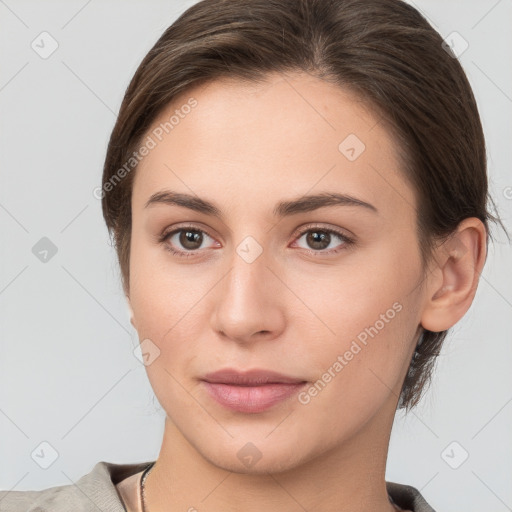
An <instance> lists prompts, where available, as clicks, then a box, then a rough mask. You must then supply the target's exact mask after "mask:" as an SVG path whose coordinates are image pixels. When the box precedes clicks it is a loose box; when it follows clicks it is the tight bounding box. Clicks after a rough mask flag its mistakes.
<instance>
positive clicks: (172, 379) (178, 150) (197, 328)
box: [127, 73, 486, 512]
mask: <svg viewBox="0 0 512 512" xmlns="http://www.w3.org/2000/svg"><path fill="white" fill-rule="evenodd" d="M190 97H193V98H195V99H196V100H197V102H198V105H197V107H195V108H194V109H193V110H192V111H191V112H190V113H189V114H188V115H187V116H185V117H184V118H183V119H180V122H179V124H178V125H176V126H175V127H174V129H173V130H172V131H171V132H170V133H169V134H168V135H167V136H166V137H164V138H163V140H162V141H161V142H159V143H158V145H157V146H156V147H155V148H154V149H152V150H151V151H150V152H149V154H148V155H147V156H145V157H144V159H143V160H142V162H141V163H140V164H139V167H138V169H137V173H136V176H135V181H134V187H133V195H132V245H131V255H130V257H131V261H130V269H129V270H130V290H129V293H128V295H127V297H128V300H129V304H130V307H131V310H132V319H131V321H132V324H133V326H134V327H135V328H136V330H137V332H138V334H139V337H140V340H144V339H150V340H151V343H154V344H155V345H156V346H157V347H158V349H159V350H160V355H159V357H157V358H156V359H155V360H154V361H153V362H152V363H151V364H149V365H148V366H146V370H147V374H148V378H149V380H150V382H151V385H152V387H153V390H154V392H155V394H156V397H157V398H158V400H159V402H160V404H161V405H162V407H163V409H164V410H165V412H166V414H167V418H166V422H165V429H164V436H163V441H162V446H161V450H160V453H159V456H158V459H157V462H156V465H155V467H154V468H153V470H152V471H151V473H150V474H149V477H148V478H147V480H146V486H145V487H146V499H147V503H148V508H149V510H151V512H158V511H164V510H165V511H178V510H180V511H183V510H194V509H192V508H191V507H195V509H197V510H199V511H208V512H220V511H223V512H230V511H241V510H243V511H245V512H256V511H257V512H260V511H261V510H266V511H276V512H277V511H279V512H296V511H303V510H315V512H327V511H329V512H332V511H333V510H336V511H351V512H355V511H363V510H365V511H368V510H373V511H377V512H383V511H388V512H389V511H392V510H395V509H394V507H393V506H392V505H391V504H390V502H389V500H388V497H387V492H386V487H385V479H384V475H385V466H386V457H387V450H388V443H389V437H390V432H391V427H392V423H393V418H394V414H395V410H396V406H397V401H398V396H399V392H400V389H401V386H402V382H403V379H404V377H405V374H406V372H407V368H408V366H409V363H410V359H411V357H412V354H413V352H414V348H415V345H416V343H417V340H418V337H419V335H420V332H421V326H423V327H424V328H426V329H429V330H431V331H441V330H445V329H448V328H450V327H452V326H453V325H454V324H455V323H456V322H457V321H459V320H460V319H461V318H462V317H463V315H464V314H465V312H466V311H467V310H468V309H469V307H470V305H471V303H472V301H473V298H474V295H475V292H476V289H477V284H478V277H479V274H480V272H481V270H482V267H483V264H484V261H485V254H486V246H485V227H484V226H483V224H482V223H481V222H480V221H479V220H478V219H476V218H469V219H465V221H464V222H462V223H461V224H460V226H459V229H458V231H457V233H456V234H455V235H456V236H455V238H454V239H453V240H452V241H451V242H450V244H449V245H447V244H445V245H444V246H440V247H439V248H438V250H437V252H436V258H435V260H434V264H433V266H432V267H431V268H430V269H429V270H428V272H427V275H426V277H425V278H424V275H423V269H422V266H421V259H420V252H419V248H418V240H417V237H416V226H415V218H416V217H415V215H416V208H417V203H416V197H415V193H414V191H413V190H412V189H411V188H410V186H409V185H408V183H407V182H406V181H405V180H404V178H403V176H402V175H401V174H400V171H399V164H398V158H397V154H396V147H395V145H394V141H393V140H392V138H391V136H390V135H389V131H388V130H386V128H385V127H384V125H383V124H381V123H379V122H378V121H379V118H378V117H377V116H374V115H373V114H372V112H371V111H370V110H369V109H367V108H365V105H364V103H362V102H361V101H360V100H359V99H358V98H357V97H356V96H354V95H353V94H351V93H350V92H349V91H347V90H343V89H341V88H340V87H338V86H336V85H333V84H329V83H326V82H324V81H321V80H319V79H317V78H315V77H312V76H310V75H307V74H303V73H289V74H282V73H279V74H271V75H268V76H267V80H266V81H265V82H264V83H260V84H250V85H248V84H244V83H241V82H239V81H236V80H233V79H221V80H216V81H213V82H210V83H207V84H203V85H201V86H199V87H195V88H192V89H189V90H188V91H186V93H182V94H181V95H180V96H179V97H177V98H175V100H174V101H173V103H172V104H171V105H169V106H168V108H167V109H166V110H165V112H163V113H162V115H161V116H160V117H159V118H158V119H157V120H155V122H154V123H153V125H152V127H151V129H150V130H149V131H148V133H150V131H151V130H152V129H153V128H155V127H157V126H158V125H159V124H160V123H161V122H163V121H165V120H167V119H169V117H170V115H172V113H173V112H174V110H176V108H180V106H181V105H183V104H185V103H186V102H187V100H188V99H189V98H190ZM348 134H356V136H357V137H358V138H359V139H360V140H361V141H363V142H364V144H365V146H366V148H365V150H364V151H363V152H362V153H361V154H360V156H359V157H358V158H357V159H356V160H354V161H349V160H348V159H347V158H346V157H345V155H344V154H342V153H341V152H340V150H339V149H338V146H339V144H340V142H342V141H343V140H344V139H345V138H346V137H347V135H348ZM164 189H169V190H173V191H175V192H182V193H189V194H193V195H196V196H198V197H200V198H203V199H206V200H208V201H211V202H213V203H214V204H215V205H216V206H217V207H218V208H219V209H220V210H221V211H222V215H223V218H222V220H221V219H218V218H216V217H214V216H212V215H207V214H204V213H200V212H196V211H193V210H190V209H188V208H184V207H181V206H176V205H168V204H156V205H152V206H150V207H148V208H145V206H144V205H145V203H146V201H147V200H148V199H149V197H150V196H151V195H152V194H154V193H155V192H159V191H161V190H164ZM320 192H338V193H344V194H350V195H352V196H354V197H356V198H358V199H361V200H363V201H366V202H368V203H371V204H372V205H374V206H375V208H377V209H378V213H374V212H372V211H370V210H369V209H365V208H362V207H358V206H346V205H345V206H339V205H338V206H329V207H323V208H321V209H318V210H315V211H310V212H303V213H297V214H294V215H291V216H287V217H284V218H277V217H275V216H274V215H273V213H272V209H273V208H274V206H275V205H276V204H277V203H278V202H279V201H283V200H290V199H295V198H297V197H300V196H302V195H304V194H312V193H320ZM183 223H192V224H193V225H194V227H195V229H199V230H204V231H205V232H206V234H205V235H203V239H202V242H201V240H200V241H199V242H198V243H197V244H196V245H195V246H194V245H193V244H191V243H190V242H189V245H188V246H185V245H183V243H180V238H179V233H178V234H177V235H174V236H172V238H171V239H167V240H166V241H165V242H163V243H161V242H159V241H158V236H159V235H160V234H161V233H163V232H164V230H167V231H168V232H169V231H171V228H173V227H176V229H177V228H178V227H182V225H183ZM310 226H311V228H310V229H311V231H308V232H307V233H306V234H305V235H304V234H303V235H300V234H299V233H298V231H299V230H300V231H301V232H302V231H305V230H306V229H307V228H309V227H310ZM328 228H331V229H338V230H340V231H341V232H342V233H344V234H346V235H347V236H351V237H352V238H353V239H354V240H355V243H354V244H353V245H346V244H345V242H344V241H343V240H342V239H339V238H338V237H337V236H336V235H334V234H332V235H331V239H330V243H325V245H324V246H322V247H320V246H319V245H314V243H313V244H312V243H311V241H310V242H309V243H308V236H307V234H308V233H311V232H318V231H319V230H320V231H321V230H322V229H328ZM247 236H251V237H253V238H254V239H255V240H256V241H257V243H258V244H259V246H261V248H262V250H263V252H262V253H261V255H260V256H259V257H258V258H256V259H255V260H254V261H252V262H251V263H248V262H247V261H246V260H245V259H244V258H242V257H241V256H239V254H238V253H237V247H238V246H239V245H240V244H241V242H242V241H243V240H244V239H245V238H246V237H247ZM181 240H182V241H183V238H182V239H181ZM185 243H186V240H185ZM166 245H167V246H173V248H174V249H175V250H181V251H184V252H186V251H187V250H188V251H189V252H193V249H194V248H197V249H195V255H193V256H192V257H189V258H183V257H181V258H180V257H178V256H175V255H173V254H171V253H170V252H169V251H167V250H166V248H165V246H166ZM242 247H243V245H242ZM319 247H320V248H319ZM337 249H341V250H340V251H339V252H337V253H334V252H333V251H335V250H337ZM251 250H253V249H251ZM314 252H316V253H317V254H316V255H315V254H313V253H314ZM394 303H398V304H400V305H401V310H400V312H397V313H396V314H395V315H394V318H393V319H391V320H389V321H388V322H386V323H385V326H384V327H383V328H381V329H380V330H379V332H378V334H377V335H374V336H373V338H369V339H368V343H367V345H361V344H360V345H361V347H362V349H361V350H360V351H359V352H358V353H357V355H354V357H353V358H352V359H351V360H350V361H348V362H347V364H346V365H344V366H343V369H342V370H341V371H339V372H338V373H337V374H336V376H335V377H334V378H332V379H331V381H330V382H329V383H328V384H327V385H326V386H325V387H324V388H323V389H322V390H321V392H319V393H318V394H317V395H316V396H314V397H312V398H311V400H310V401H309V403H307V404H303V403H301V402H300V401H299V400H298V398H297V396H294V397H292V398H290V399H288V400H286V401H284V402H281V403H279V404H277V405H276V406H274V407H272V408H271V409H270V410H267V411H265V412H262V413H255V414H250V413H240V412H234V411H231V410H229V409H226V408H224V407H223V406H222V405H220V404H218V403H217V402H215V401H214V400H213V399H212V398H210V396H209V395H208V394H207V393H206V391H205V389H204V385H203V384H202V383H201V380H200V379H201V377H203V376H204V375H205V374H206V373H208V372H212V371H216V370H219V369H221V368H226V367H234V368H238V369H250V368H264V369H270V370H274V371H278V372H280V373H283V374H286V375H289V376H293V377H297V378H300V379H301V380H306V381H308V382H309V383H310V384H311V385H312V384H313V383H315V382H316V381H317V380H318V379H320V378H322V375H323V374H324V373H325V372H326V370H327V369H328V368H329V367H332V366H333V363H334V362H335V361H336V360H337V358H338V356H339V355H343V354H344V353H345V352H346V351H347V350H349V348H350V346H351V343H352V342H353V340H355V339H356V337H357V336H358V334H360V333H361V332H363V331H364V330H365V328H366V327H369V326H371V325H375V324H376V321H377V320H379V318H382V317H381V315H382V314H386V311H387V310H389V309H390V308H392V305H393V304H394ZM249 442H250V443H253V445H255V446H256V448H257V450H258V451H259V453H260V454H261V458H260V459H259V461H257V463H255V464H253V465H252V466H250V467H247V466H246V465H244V464H243V463H242V462H241V460H240V459H239V457H238V456H237V453H238V452H239V450H240V449H241V448H242V447H244V446H245V445H246V444H247V443H249Z"/></svg>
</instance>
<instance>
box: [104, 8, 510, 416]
mask: <svg viewBox="0 0 512 512" xmlns="http://www.w3.org/2000/svg"><path fill="white" fill-rule="evenodd" d="M442 43H443V40H442V38H441V36H440V35H439V34H438V33H437V32H436V31H435V30H434V29H433V28H432V27H431V26H430V25H429V23H428V22H427V21H426V19H425V18H424V17H423V16H422V15H421V14H420V13H419V12H418V11H417V10H416V9H414V8H413V7H411V6H410V5H408V4H406V3H405V2H403V1H402V0H365V1H364V2H362V1H361V0H203V1H200V2H198V3H196V4H195V5H193V6H192V7H190V8H189V9H188V10H186V11H185V12H184V13H183V14H182V15H181V16H180V17H179V18H178V19H177V20H176V21H175V22H174V23H173V24H172V25H171V26H170V27H169V28H167V29H166V30H165V32H164V33H163V35H162V36H161V37H160V38H159V40H158V41H157V42H156V44H155V45H154V46H153V48H151V50H150V51H149V53H148V54H147V55H146V56H145V58H144V59H143V61H142V62H141V64H140V65H139V67H138V69H137V71H136V73H135V75H134V76H133V78H132V80H131V82H130V84H129V86H128V88H127V90H126V93H125V96H124V99H123V102H122V104H121V108H120V111H119V116H118V118H117V121H116V124H115V126H114V129H113V131H112V135H111V137H110V141H109V145H108V149H107V154H106V159H105V166H104V170H103V182H102V184H103V186H102V208H103V216H104V218H105V222H106V224H107V227H108V230H109V233H110V234H111V235H113V236H114V241H115V247H116V251H117V255H118V259H119V264H120V268H121V274H122V282H123V288H124V291H125V293H126V294H127V295H128V294H129V259H130V239H131V193H132V184H133V178H134V173H135V169H136V163H133V164H132V167H133V169H129V168H128V169H127V167H126V163H127V162H128V161H130V159H131V157H132V155H133V154H134V152H135V151H136V150H137V149H138V147H139V146H140V143H141V141H142V138H143V136H144V135H145V134H146V133H147V131H148V129H149V128H150V126H151V124H152V123H153V122H154V120H155V118H156V117H157V116H158V114H159V113H160V112H161V111H162V110H163V109H164V108H165V107H166V106H167V105H168V104H169V103H170V102H171V101H172V100H173V99H174V98H175V97H176V96H177V95H178V94H179V93H181V92H183V91H185V90H186V89H187V88H190V87H191V86H192V85H194V86H195V85H198V84H200V83H202V82H205V81H209V80H214V79H216V78H220V77H226V76H229V77H234V78H237V79H240V80H248V81H253V82H257V81H262V80H264V79H265V75H266V74H267V73H270V72H286V71H304V72H307V73H310V74H312V75H314V76H317V77H318V78H321V79H323V80H328V81H331V82H333V83H335V84H338V85H339V86H340V87H343V88H348V89H350V90H351V91H353V92H355V93H356V94H358V95H359V97H361V98H362V99H363V100H364V101H365V102H366V104H368V105H370V106H371V107H372V108H373V109H374V112H375V113H377V114H378V116H379V117H381V118H382V119H383V120H385V122H386V124H387V125H388V126H389V127H390V130H391V131H392V133H393V135H394V137H395V140H396V142H397V149H398V150H399V152H400V154H401V160H402V161H401V163H402V172H403V175H404V177H405V178H406V179H407V180H409V183H410V184H411V185H412V186H413V189H414V190H415V192H416V194H417V200H418V211H417V233H418V240H419V246H420V249H421V255H422V259H423V263H424V269H426V268H427V264H428V262H429V261H430V260H431V256H432V254H433V248H434V246H435V242H436V241H439V240H445V239H446V238H448V237H449V236H450V234H452V233H453V232H454V231H455V230H456V228H457V226H458V224H459V223H460V222H461V221H462V220H463V219H465V218H467V217H477V218H478V219H480V220H481V221H482V222H483V223H484V225H485V227H486V229H487V243H488V241H489V226H488V221H490V220H492V221H494V222H496V221H498V222H499V223H500V224H501V225H502V227H503V228H504V226H503V224H502V223H501V221H500V220H499V218H498V217H495V216H494V215H492V214H491V213H490V212H489V211H488V210H487V202H488V200H489V201H491V202H492V204H493V207H494V209H495V210H496V208H495V205H494V202H493V201H492V198H491V197H490V196H489V195H488V191H487V172H486V149H485V141H484V135H483V131H482V126H481V122H480V117H479V114H478V109H477V105H476V102H475V98H474V96H473V93H472V90H471V87H470V84H469V82H468V80H467V78H466V75H465V73H464V71H463V69H462V66H461V65H460V63H459V61H458V60H457V58H455V55H453V54H452V53H449V52H451V50H449V48H447V47H445V46H444V45H443V44H442ZM122 169H124V172H121V170H122ZM130 171H131V172H130ZM504 229H505V228H504ZM505 231H506V230H505ZM507 236H508V234H507ZM447 333H448V331H442V332H431V331H427V330H425V329H424V330H423V334H422V342H421V344H418V346H417V348H416V351H415V353H414V356H413V358H412V361H411V365H410V368H409V372H408V374H407V376H406V378H405V380H404V384H403V387H402V391H401V395H400V400H399V404H398V407H399V408H402V407H405V408H406V409H407V410H408V409H410V408H412V407H413V406H414V405H416V403H417V402H418V401H419V399H420V396H421V394H422V391H423V389H424V388H425V387H426V385H427V384H428V383H429V381H430V378H431V373H432V369H433V366H434V362H435V358H436V356H437V355H438V354H439V351H440V349H441V345H442V342H443V340H444V339H445V337H446V334H447Z"/></svg>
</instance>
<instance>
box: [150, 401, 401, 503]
mask: <svg viewBox="0 0 512 512" xmlns="http://www.w3.org/2000/svg"><path fill="white" fill-rule="evenodd" d="M390 405H391V407H392V406H393V404H390ZM391 407H390V408H388V414H379V415H377V416H375V417H374V418H372V419H370V420H369V421H368V422H367V424H366V425H365V427H364V429H362V430H360V431H359V432H358V433H357V434H355V435H354V436H352V437H351V438H350V439H347V440H345V441H344V442H343V443H342V444H341V445H337V446H336V447H334V448H332V447H327V448H326V449H325V450H324V451H323V452H319V453H317V455H316V456H315V457H314V458H313V459H309V460H305V461H304V462H303V463H301V464H297V465H295V466H293V467H287V468H286V469H284V470H275V471H274V470H273V471H268V470H263V472H258V473H256V472H255V471H254V470H248V471H246V472H240V468H238V469H237V471H234V470H233V469H225V468H224V467H221V464H218V463H217V464H215V463H212V462H211V461H210V460H208V459H207V458H206V457H204V456H203V455H202V454H201V453H200V452H199V451H198V450H197V449H196V448H195V447H194V446H193V445H192V444H190V443H189V441H188V440H187V439H186V438H185V437H183V435H182V434H181V432H180V431H179V430H178V429H177V428H176V425H175V424H174V423H173V422H172V421H171V420H170V419H169V418H168V417H167V418H166V423H165V430H164V437H163V442H162V448H161V450H160V454H159V457H158V459H157V461H156V463H155V466H154V467H153V469H152V471H151V473H150V474H149V476H148V478H147V480H146V484H145V495H146V504H147V509H146V510H148V512H163V511H164V510H165V511H166V512H174V511H178V510H180V511H182V510H186V511H191V512H194V511H197V510H206V509H207V510H208V512H221V511H222V512H234V511H240V510H243V511H244V512H259V511H261V510H267V511H269V512H272V511H276V512H277V511H279V512H296V511H297V510H315V512H333V511H336V512H348V511H350V512H359V511H361V512H363V511H368V510H372V511H374V512H394V511H396V508H395V507H394V506H393V505H392V504H391V503H390V501H389V497H388V494H387V490H386V483H385V478H384V476H385V467H386V458H387V447H388V443H389V436H390V433H391V426H392V423H393V417H394V409H392V408H391ZM380 412H383V411H380ZM239 445H240V443H239ZM254 467H255V468H257V465H255V466H254Z"/></svg>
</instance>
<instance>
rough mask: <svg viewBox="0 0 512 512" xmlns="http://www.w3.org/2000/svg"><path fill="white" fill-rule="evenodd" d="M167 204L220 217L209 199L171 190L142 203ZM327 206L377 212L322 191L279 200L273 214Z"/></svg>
mask: <svg viewBox="0 0 512 512" xmlns="http://www.w3.org/2000/svg"><path fill="white" fill-rule="evenodd" d="M156 204H167V205H173V206H181V207H183V208H188V209H190V210H194V211H196V212H199V213H204V214H205V215H212V216H214V217H217V218H219V219H222V217H223V216H222V211H221V210H220V209H219V208H218V207H217V206H215V205H214V204H213V203H211V202H210V201H207V200H205V199H201V198H200V197H197V196H193V195H191V194H185V193H181V192H173V191H171V190H162V191H160V192H156V193H154V194H153V195H152V196H151V197H150V198H149V199H148V201H147V202H146V204H145V205H144V208H148V207H149V206H151V205H156ZM327 206H359V207H362V208H365V209H367V210H369V211H372V212H374V213H378V210H377V208H376V207H375V206H373V205H372V204H370V203H367V202H366V201H362V200H361V199H357V198H355V197H353V196H350V195H347V194H338V193H329V192H323V193H320V194H314V195H307V196H301V197H299V198H297V199H292V200H289V201H281V202H279V203H278V204H277V205H276V206H275V207H274V210H273V214H274V216H277V217H285V216H289V215H295V214H298V213H304V212H311V211H314V210H318V209H320V208H325V207H327Z"/></svg>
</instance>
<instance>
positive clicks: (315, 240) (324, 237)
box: [308, 231, 330, 249]
mask: <svg viewBox="0 0 512 512" xmlns="http://www.w3.org/2000/svg"><path fill="white" fill-rule="evenodd" d="M317 235H319V236H317ZM326 241H327V243H322V242H326ZM329 241H330V235H329V233H325V232H324V231H312V232H311V233H310V234H309V235H308V243H310V242H311V244H312V245H313V247H314V248H315V249H325V248H326V247H327V246H328V245H329ZM318 244H320V247H318V246H317V245H318Z"/></svg>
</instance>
